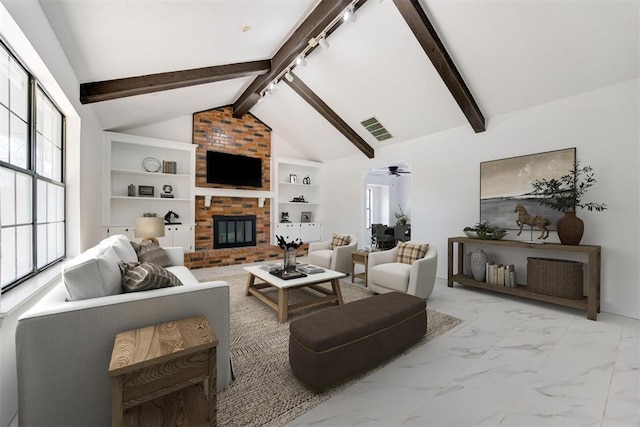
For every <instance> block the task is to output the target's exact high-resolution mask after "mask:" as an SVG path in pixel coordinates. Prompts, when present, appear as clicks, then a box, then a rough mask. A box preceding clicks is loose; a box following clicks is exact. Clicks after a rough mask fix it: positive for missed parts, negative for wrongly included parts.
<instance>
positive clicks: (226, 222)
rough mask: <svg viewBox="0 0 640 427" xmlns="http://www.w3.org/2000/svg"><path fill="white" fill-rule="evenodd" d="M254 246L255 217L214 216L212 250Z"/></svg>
mask: <svg viewBox="0 0 640 427" xmlns="http://www.w3.org/2000/svg"><path fill="white" fill-rule="evenodd" d="M255 245H256V216H255V215H214V216H213V248H214V249H226V248H241V247H246V246H255Z"/></svg>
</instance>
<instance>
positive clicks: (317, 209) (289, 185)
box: [271, 157, 322, 243]
mask: <svg viewBox="0 0 640 427" xmlns="http://www.w3.org/2000/svg"><path fill="white" fill-rule="evenodd" d="M273 166H274V180H273V182H275V188H276V197H275V200H274V203H273V204H274V207H273V209H272V210H271V212H272V214H271V215H272V218H271V222H272V225H271V234H272V242H273V243H275V236H276V235H282V236H288V238H289V239H290V240H292V239H296V238H300V239H301V240H302V241H303V242H305V243H308V242H315V241H319V240H322V193H321V191H320V182H321V180H322V163H318V162H312V161H308V160H300V159H291V158H286V157H276V158H274V163H273ZM294 177H295V178H294ZM292 181H293V182H292ZM300 197H302V198H304V200H305V202H297V201H293V200H294V198H300ZM282 212H288V213H289V221H290V222H282ZM303 213H304V216H305V218H304V220H303ZM307 219H308V221H306V220H307Z"/></svg>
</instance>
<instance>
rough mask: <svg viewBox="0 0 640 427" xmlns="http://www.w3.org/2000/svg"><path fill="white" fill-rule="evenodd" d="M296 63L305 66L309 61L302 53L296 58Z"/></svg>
mask: <svg viewBox="0 0 640 427" xmlns="http://www.w3.org/2000/svg"><path fill="white" fill-rule="evenodd" d="M296 65H299V66H301V67H304V66H305V65H307V61H306V60H305V59H304V56H303V55H300V56H299V57H298V59H297V60H296Z"/></svg>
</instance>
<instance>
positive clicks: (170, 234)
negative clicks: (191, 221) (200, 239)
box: [158, 225, 194, 252]
mask: <svg viewBox="0 0 640 427" xmlns="http://www.w3.org/2000/svg"><path fill="white" fill-rule="evenodd" d="M158 243H159V244H160V246H162V247H165V248H168V247H182V248H184V251H185V252H193V246H194V241H193V226H191V225H165V226H164V237H158Z"/></svg>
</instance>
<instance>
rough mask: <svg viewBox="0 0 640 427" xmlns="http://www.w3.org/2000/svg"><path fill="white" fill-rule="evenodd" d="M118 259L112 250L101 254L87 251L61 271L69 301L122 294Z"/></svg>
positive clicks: (96, 251)
mask: <svg viewBox="0 0 640 427" xmlns="http://www.w3.org/2000/svg"><path fill="white" fill-rule="evenodd" d="M118 262H120V258H118V255H117V254H116V252H115V250H114V249H113V248H108V249H107V250H106V251H104V252H103V253H100V251H99V250H91V249H89V250H87V251H86V252H85V253H83V254H81V255H79V256H78V257H77V258H75V259H74V260H72V261H71V263H69V264H68V265H66V266H65V267H64V268H63V269H62V280H63V281H64V285H65V287H66V288H67V292H68V293H69V298H68V300H69V301H78V300H83V299H89V298H98V297H104V296H107V295H116V294H119V293H122V287H121V286H120V270H119V269H118Z"/></svg>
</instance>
